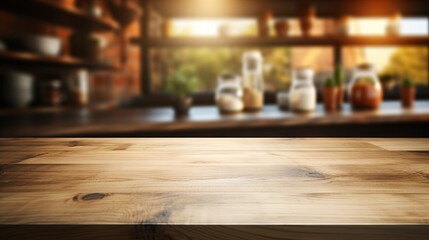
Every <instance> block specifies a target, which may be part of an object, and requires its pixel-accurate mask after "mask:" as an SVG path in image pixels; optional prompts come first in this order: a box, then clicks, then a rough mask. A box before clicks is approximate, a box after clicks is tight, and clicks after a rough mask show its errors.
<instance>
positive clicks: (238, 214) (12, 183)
mask: <svg viewBox="0 0 429 240" xmlns="http://www.w3.org/2000/svg"><path fill="white" fill-rule="evenodd" d="M428 152H429V139H366V140H365V139H281V138H280V139H266V138H263V139H252V138H248V139H243V138H241V139H239V138H238V139H224V138H217V139H180V138H176V139H172V138H164V139H161V138H148V139H137V138H135V139H114V138H112V139H101V138H92V139H56V138H52V139H37V138H31V139H29V138H27V139H1V140H0V154H1V155H0V161H1V164H2V165H1V166H2V167H1V174H0V189H1V191H0V216H1V217H0V223H3V224H4V223H8V224H24V223H40V224H43V223H52V224H103V223H109V224H110V223H111V224H117V223H130V224H133V223H147V224H150V223H168V224H302V223H305V224H314V223H315V224H329V223H331V224H332V223H333V224H338V223H341V224H421V223H426V224H428V223H429V182H428V179H429V164H428V161H429V155H428Z"/></svg>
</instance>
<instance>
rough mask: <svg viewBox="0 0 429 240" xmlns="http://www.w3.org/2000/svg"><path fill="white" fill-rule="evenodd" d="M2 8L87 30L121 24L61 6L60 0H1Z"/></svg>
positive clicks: (108, 29) (114, 27) (104, 29)
mask: <svg viewBox="0 0 429 240" xmlns="http://www.w3.org/2000/svg"><path fill="white" fill-rule="evenodd" d="M0 9H5V10H8V11H10V12H14V13H16V14H20V15H24V16H28V17H32V18H37V19H39V20H42V21H47V22H50V23H55V24H56V25H59V26H63V27H70V28H74V29H80V30H87V31H111V30H117V29H119V24H118V23H117V22H115V21H114V20H113V19H110V18H98V17H93V16H91V15H89V14H87V13H85V12H83V11H82V10H80V9H77V8H66V7H64V6H61V5H60V4H59V3H58V1H50V2H48V1H40V0H29V1H25V2H22V1H0Z"/></svg>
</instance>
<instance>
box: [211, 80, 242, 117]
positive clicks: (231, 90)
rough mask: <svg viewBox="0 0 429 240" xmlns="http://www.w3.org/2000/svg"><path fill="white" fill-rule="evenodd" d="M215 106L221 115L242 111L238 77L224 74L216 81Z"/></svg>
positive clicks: (240, 88)
mask: <svg viewBox="0 0 429 240" xmlns="http://www.w3.org/2000/svg"><path fill="white" fill-rule="evenodd" d="M215 98H216V99H215V100H216V104H217V106H218V108H219V111H220V112H222V113H236V112H241V111H242V110H243V107H244V104H243V89H242V87H241V79H240V77H239V76H235V75H231V74H224V75H221V76H219V77H218V79H217V88H216V93H215Z"/></svg>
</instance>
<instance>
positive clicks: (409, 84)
mask: <svg viewBox="0 0 429 240" xmlns="http://www.w3.org/2000/svg"><path fill="white" fill-rule="evenodd" d="M412 86H414V82H413V81H412V80H411V79H410V78H409V77H405V78H404V79H403V80H402V87H412Z"/></svg>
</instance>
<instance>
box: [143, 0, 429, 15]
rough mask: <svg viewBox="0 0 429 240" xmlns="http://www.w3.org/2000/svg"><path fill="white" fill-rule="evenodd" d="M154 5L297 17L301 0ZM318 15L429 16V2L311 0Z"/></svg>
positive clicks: (172, 11) (189, 11)
mask: <svg viewBox="0 0 429 240" xmlns="http://www.w3.org/2000/svg"><path fill="white" fill-rule="evenodd" d="M150 2H151V4H152V6H153V8H155V9H157V10H158V11H159V13H160V14H161V15H162V16H164V17H168V18H234V17H235V18H237V17H240V18H249V17H256V16H258V15H259V14H261V11H263V10H271V11H272V12H273V15H274V16H276V17H298V14H299V11H298V9H299V5H300V4H302V2H303V1H302V0H287V1H281V0H264V1H262V0H228V1H220V3H219V4H217V2H219V1H213V2H212V3H209V4H208V3H207V2H205V1H194V0H181V1H177V0H152V1H150ZM304 2H305V1H304ZM307 2H311V3H313V4H314V5H315V6H316V9H317V16H318V17H336V16H341V15H344V14H346V15H351V16H355V17H389V16H391V15H392V14H393V13H394V12H396V11H398V10H400V11H401V14H402V15H403V16H412V17H427V16H428V14H429V2H428V1H425V0H377V1H371V0H347V1H344V0H329V1H326V0H311V1H307Z"/></svg>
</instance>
